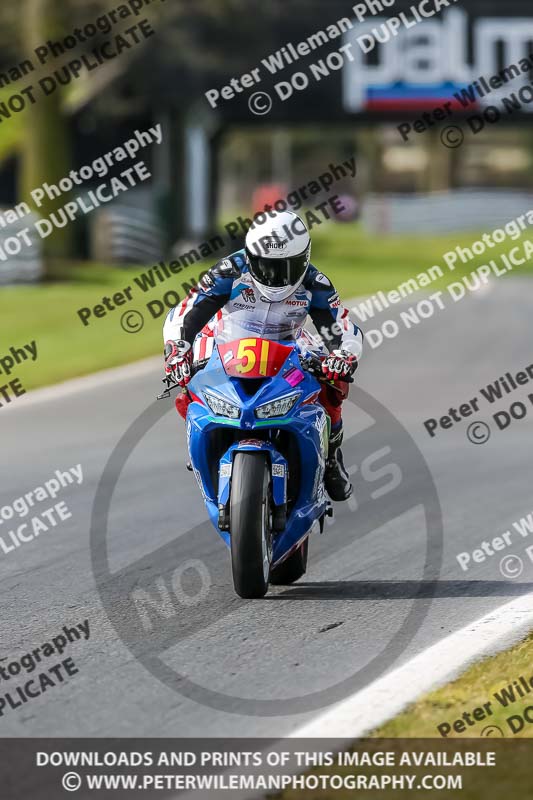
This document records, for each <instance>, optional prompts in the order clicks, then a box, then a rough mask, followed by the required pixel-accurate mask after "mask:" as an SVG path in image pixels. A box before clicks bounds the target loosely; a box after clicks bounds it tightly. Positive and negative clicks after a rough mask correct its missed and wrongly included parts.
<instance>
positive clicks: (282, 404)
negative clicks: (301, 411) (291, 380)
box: [255, 392, 301, 419]
mask: <svg viewBox="0 0 533 800" xmlns="http://www.w3.org/2000/svg"><path fill="white" fill-rule="evenodd" d="M300 397H301V392H295V393H294V394H288V395H286V396H285V397H279V398H278V399H277V400H271V401H270V402H269V403H263V405H261V406H258V407H257V408H256V409H255V416H256V417H257V419H273V418H274V417H284V416H285V415H286V414H288V413H289V411H290V410H291V408H292V407H293V406H294V405H295V404H296V402H297V401H298V400H299V398H300Z"/></svg>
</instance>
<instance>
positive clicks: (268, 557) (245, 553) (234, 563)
mask: <svg viewBox="0 0 533 800" xmlns="http://www.w3.org/2000/svg"><path fill="white" fill-rule="evenodd" d="M270 518H271V514H270V470H269V464H268V460H267V457H266V455H265V454H263V453H236V455H235V458H234V459H233V470H232V477H231V500H230V538H231V567H232V572H233V585H234V587H235V591H236V592H237V594H238V595H239V597H244V598H246V599H253V598H258V597H264V596H265V594H266V593H267V591H268V578H269V573H270V564H271V561H272V531H271V526H270Z"/></svg>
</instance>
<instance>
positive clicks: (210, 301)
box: [163, 250, 364, 429]
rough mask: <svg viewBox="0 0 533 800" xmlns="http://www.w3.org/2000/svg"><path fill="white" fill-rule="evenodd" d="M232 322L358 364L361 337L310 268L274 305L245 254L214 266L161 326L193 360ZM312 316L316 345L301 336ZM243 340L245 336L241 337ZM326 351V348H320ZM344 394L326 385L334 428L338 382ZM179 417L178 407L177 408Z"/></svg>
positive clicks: (333, 292) (328, 283) (323, 280)
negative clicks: (189, 349)
mask: <svg viewBox="0 0 533 800" xmlns="http://www.w3.org/2000/svg"><path fill="white" fill-rule="evenodd" d="M229 317H231V327H232V328H235V327H237V328H240V329H242V331H245V332H246V333H251V334H254V335H255V336H259V337H261V338H264V339H271V340H275V341H278V342H283V341H298V342H299V343H301V344H302V345H303V346H304V347H305V348H306V349H313V346H314V348H315V349H317V348H318V349H321V351H322V352H323V353H327V352H332V351H333V350H344V351H345V352H347V353H349V354H350V355H354V356H356V358H357V360H358V361H359V359H360V357H361V353H362V349H363V338H364V337H363V333H362V331H361V330H360V329H359V328H358V327H357V325H356V324H355V323H354V322H353V321H352V319H351V318H350V314H349V311H348V309H347V308H344V306H342V305H341V302H340V299H339V295H338V292H337V291H336V290H335V288H334V286H333V285H332V283H331V281H330V280H329V278H327V277H326V276H325V275H324V274H323V273H321V272H319V271H318V270H317V269H316V267H314V266H313V265H312V264H310V265H309V267H308V270H307V273H306V275H305V278H304V280H303V282H302V283H301V284H300V285H299V286H298V287H297V288H296V289H295V290H294V292H293V293H292V294H291V295H289V296H288V297H287V298H286V299H285V300H281V301H279V302H276V303H273V302H271V301H270V300H268V299H267V298H266V297H263V296H262V295H261V293H260V291H259V289H258V288H257V286H256V285H255V284H254V282H253V280H252V277H251V275H250V273H249V271H248V267H247V263H246V256H245V252H244V250H239V251H238V252H236V253H234V254H233V255H231V256H229V257H228V258H225V259H224V260H222V261H220V262H218V264H215V266H214V267H212V268H211V269H210V270H209V271H208V272H207V273H206V274H205V275H204V277H203V278H202V280H201V281H200V283H199V284H198V285H197V286H196V287H195V288H193V289H192V290H191V291H190V292H189V294H188V296H187V297H186V298H185V300H184V301H183V302H182V303H181V304H180V305H179V306H176V307H175V308H173V309H171V310H170V312H169V314H168V316H167V318H166V320H165V324H164V328H163V339H164V341H165V342H167V341H169V340H179V339H183V340H185V341H187V342H189V344H191V345H192V346H193V348H194V350H193V352H194V360H195V361H201V360H203V359H205V358H208V357H209V355H210V354H211V352H212V348H213V342H214V339H213V337H214V335H215V333H216V335H217V336H218V335H220V334H221V332H222V331H223V330H224V325H225V323H227V322H228V320H229ZM308 317H310V318H311V321H312V322H313V325H314V326H315V328H316V330H317V332H318V334H319V336H320V340H319V341H317V340H316V338H314V337H311V336H310V334H309V333H307V332H306V331H304V325H305V323H306V321H307V318H308ZM243 335H245V334H243ZM324 348H325V349H324ZM338 386H339V388H341V389H342V392H340V393H339V392H335V391H332V390H331V388H330V387H329V386H327V385H325V386H324V387H323V389H322V392H321V394H320V398H319V399H320V402H321V403H322V405H323V406H324V408H325V409H326V412H327V413H328V414H329V416H330V418H331V423H332V428H333V429H334V428H336V427H338V426H339V425H340V423H341V406H342V400H343V399H345V397H346V396H347V394H348V384H347V383H345V382H342V381H340V382H339V383H338ZM177 407H178V410H179V411H180V413H181V414H182V415H185V412H186V402H185V401H182V407H180V405H179V403H177Z"/></svg>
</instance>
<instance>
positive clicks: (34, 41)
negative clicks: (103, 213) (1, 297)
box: [20, 0, 74, 258]
mask: <svg viewBox="0 0 533 800" xmlns="http://www.w3.org/2000/svg"><path fill="white" fill-rule="evenodd" d="M61 6H62V4H61V3H60V2H58V1H57V0H23V13H22V19H23V23H22V34H23V47H24V51H25V56H26V57H27V58H30V59H31V61H32V63H34V64H35V66H36V67H37V68H39V67H38V64H37V63H36V61H37V59H36V57H35V53H34V49H35V48H36V47H39V46H40V45H42V44H44V43H45V42H47V41H48V39H58V38H62V37H63V36H64V35H65V34H64V26H63V24H62V23H63V12H62V11H61ZM54 67H55V62H54V61H50V62H49V64H48V66H45V67H44V68H41V69H39V72H41V71H43V69H44V72H43V74H47V73H50V72H51V71H52V70H53V68H54ZM35 74H36V75H37V79H36V80H35V82H34V86H35V87H36V84H37V80H38V78H39V77H42V75H38V74H37V73H35ZM35 97H36V102H35V104H34V105H32V106H31V107H29V109H28V111H27V117H26V121H27V128H26V131H25V137H24V142H23V149H22V169H21V177H20V190H21V191H20V193H21V195H22V197H23V198H24V199H25V200H28V201H29V200H30V198H31V194H30V193H31V191H32V190H33V189H36V188H37V187H39V186H41V185H42V184H43V183H45V182H46V183H49V184H57V183H58V182H59V181H60V180H61V178H63V177H66V176H67V175H68V173H69V171H70V169H71V148H70V137H69V124H68V119H67V117H66V115H65V114H64V113H63V111H62V107H61V99H62V98H61V92H60V90H59V89H58V90H57V91H55V92H54V93H53V94H52V95H50V96H48V97H47V96H45V95H44V94H42V93H41V91H40V90H38V89H36V94H35ZM68 199H69V198H68V196H67V195H65V194H62V195H61V197H60V198H58V199H56V200H49V199H45V200H43V204H42V206H41V207H39V208H36V209H35V210H36V211H37V213H38V214H39V216H41V217H43V218H45V217H48V216H49V215H50V213H51V212H53V211H54V210H56V209H58V208H61V207H62V206H64V205H65V203H66V202H68ZM73 243H74V231H73V225H72V223H69V224H68V225H67V226H66V227H64V228H60V229H55V230H54V232H53V233H52V234H51V235H50V236H49V237H48V238H47V239H45V240H44V248H45V254H46V255H47V256H52V257H63V258H65V257H68V256H71V255H72V251H73Z"/></svg>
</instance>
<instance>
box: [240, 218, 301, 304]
mask: <svg viewBox="0 0 533 800" xmlns="http://www.w3.org/2000/svg"><path fill="white" fill-rule="evenodd" d="M263 216H266V214H264V215H263ZM245 248H246V258H247V261H248V268H249V270H250V275H251V276H252V280H253V282H254V284H255V285H256V286H257V288H258V290H259V291H260V292H261V293H262V294H263V295H265V297H267V298H268V299H269V300H270V301H271V302H273V303H277V302H280V301H281V300H285V299H286V298H287V297H289V295H291V294H292V293H293V292H294V290H295V289H296V288H297V287H298V286H299V285H300V284H301V282H302V281H303V279H304V278H305V273H306V272H307V268H308V266H309V259H310V256H311V237H310V236H309V231H308V230H307V228H306V226H305V223H304V222H303V220H301V219H300V217H299V216H298V215H297V214H294V213H293V212H292V211H282V212H280V213H278V214H276V215H275V217H272V216H267V219H266V221H265V222H259V221H257V222H254V224H253V225H252V227H251V228H250V230H249V231H248V233H247V234H246V245H245Z"/></svg>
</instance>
